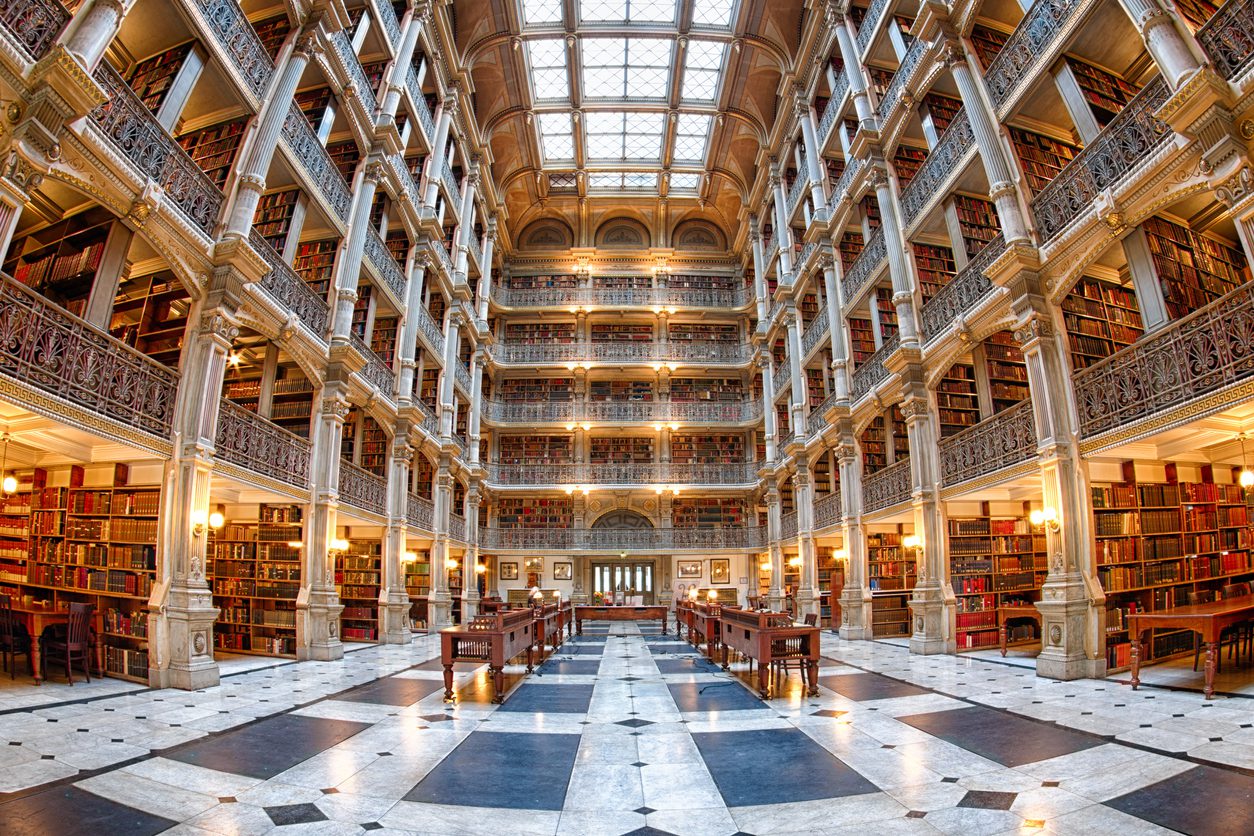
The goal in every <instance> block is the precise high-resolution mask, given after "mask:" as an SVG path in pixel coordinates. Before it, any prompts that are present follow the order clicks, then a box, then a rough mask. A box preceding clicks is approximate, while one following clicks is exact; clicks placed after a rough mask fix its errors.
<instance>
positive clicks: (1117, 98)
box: [1065, 55, 1141, 126]
mask: <svg viewBox="0 0 1254 836" xmlns="http://www.w3.org/2000/svg"><path fill="white" fill-rule="evenodd" d="M1065 60H1066V62H1067V66H1068V67H1069V68H1070V69H1071V74H1072V75H1073V76H1074V77H1075V80H1076V84H1078V85H1079V87H1080V92H1081V93H1083V94H1084V99H1085V101H1087V102H1088V104H1089V109H1090V110H1092V111H1093V116H1094V117H1095V118H1096V119H1097V121H1098V122H1099V123H1100V124H1101V125H1103V126H1105V125H1106V124H1107V123H1109V122H1110V120H1112V119H1114V118H1115V117H1116V116H1118V115H1119V112H1120V111H1122V110H1123V109H1124V108H1125V107H1126V106H1127V104H1128V102H1130V101H1132V99H1133V97H1134V96H1136V94H1137V93H1139V92H1141V91H1140V88H1139V87H1137V86H1136V85H1135V84H1131V83H1129V82H1128V81H1125V80H1124V79H1122V78H1120V77H1119V76H1117V75H1115V74H1114V73H1112V72H1110V71H1109V70H1103V69H1102V68H1101V67H1095V66H1093V65H1092V64H1090V63H1088V62H1086V61H1081V60H1080V59H1079V58H1076V57H1075V56H1074V55H1068V56H1066V57H1065Z"/></svg>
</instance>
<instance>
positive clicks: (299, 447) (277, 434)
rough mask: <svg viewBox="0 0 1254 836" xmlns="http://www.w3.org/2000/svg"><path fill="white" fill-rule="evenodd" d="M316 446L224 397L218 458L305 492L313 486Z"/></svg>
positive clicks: (220, 409)
mask: <svg viewBox="0 0 1254 836" xmlns="http://www.w3.org/2000/svg"><path fill="white" fill-rule="evenodd" d="M312 451H313V446H312V445H311V444H310V443H309V442H308V441H307V440H305V439H303V438H301V437H300V436H298V435H294V434H292V433H290V432H288V431H287V430H285V429H283V428H282V427H280V426H278V425H276V424H272V423H270V422H269V421H267V420H266V419H265V418H262V417H261V416H260V415H258V414H257V413H255V412H252V411H250V410H247V409H245V408H244V407H242V406H240V405H239V404H235V403H232V402H231V401H228V400H226V399H225V398H223V399H222V400H221V401H219V402H218V432H217V436H216V437H215V439H214V443H213V455H214V458H216V459H218V460H219V461H223V462H229V463H230V464H234V465H239V466H240V467H242V468H243V469H244V470H247V471H248V472H250V473H257V474H260V475H262V476H267V477H269V478H271V479H274V480H276V481H279V482H283V483H285V484H288V485H291V486H292V487H295V488H300V489H302V490H304V489H307V488H308V487H309V462H310V459H311V457H312Z"/></svg>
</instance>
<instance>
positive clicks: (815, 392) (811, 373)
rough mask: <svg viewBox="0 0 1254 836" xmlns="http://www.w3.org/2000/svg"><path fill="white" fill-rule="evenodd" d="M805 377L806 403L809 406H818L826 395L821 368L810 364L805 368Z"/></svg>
mask: <svg viewBox="0 0 1254 836" xmlns="http://www.w3.org/2000/svg"><path fill="white" fill-rule="evenodd" d="M805 378H806V403H807V404H809V405H810V406H811V407H815V406H818V405H819V404H821V403H823V400H824V399H825V398H826V397H827V390H826V389H825V388H824V381H823V370H822V369H816V368H814V367H813V366H811V367H809V368H807V369H806V370H805Z"/></svg>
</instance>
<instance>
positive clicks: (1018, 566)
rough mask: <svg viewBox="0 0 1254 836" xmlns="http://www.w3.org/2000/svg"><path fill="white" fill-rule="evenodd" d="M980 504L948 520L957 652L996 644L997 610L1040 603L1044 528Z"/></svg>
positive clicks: (1023, 637) (1044, 568) (1027, 638)
mask: <svg viewBox="0 0 1254 836" xmlns="http://www.w3.org/2000/svg"><path fill="white" fill-rule="evenodd" d="M981 505H982V507H981V512H980V514H979V515H977V516H974V517H962V518H950V520H949V536H948V538H947V543H948V546H949V571H950V583H951V585H952V586H953V590H954V596H955V598H956V600H957V639H958V650H959V651H960V652H961V651H963V650H978V649H980V648H986V647H993V646H995V645H997V644H998V623H997V612H998V609H1000V608H1007V607H1011V608H1016V607H1030V606H1032V605H1033V604H1034V603H1035V602H1037V601H1039V600H1040V597H1041V586H1042V585H1043V584H1044V583H1045V573H1046V571H1047V569H1048V567H1047V565H1046V551H1045V534H1044V532H1043V531H1041V530H1040V529H1036V528H1034V527H1033V526H1032V525H1031V524H1030V523H1029V522H1028V519H1027V518H1026V517H1023V516H999V515H992V514H990V513H989V505H988V503H982V504H981ZM1014 630H1015V631H1016V634H1015V635H1016V636H1017V637H1018V638H1020V639H1021V640H1022V642H1023V643H1028V642H1032V641H1039V638H1040V637H1039V636H1036V635H1034V634H1032V635H1029V633H1028V632H1027V631H1021V630H1020V629H1019V628H1017V627H1015V628H1014ZM1011 638H1012V639H1013V638H1014V636H1012V637H1011Z"/></svg>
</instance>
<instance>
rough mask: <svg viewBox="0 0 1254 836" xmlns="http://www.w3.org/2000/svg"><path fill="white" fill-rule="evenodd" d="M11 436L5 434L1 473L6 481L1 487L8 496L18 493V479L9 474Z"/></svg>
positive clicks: (0, 466) (0, 465)
mask: <svg viewBox="0 0 1254 836" xmlns="http://www.w3.org/2000/svg"><path fill="white" fill-rule="evenodd" d="M8 471H9V434H8V433H5V434H4V455H3V457H0V473H3V474H4V480H3V482H2V483H0V486H2V487H3V488H4V492H5V493H6V494H11V493H16V492H17V477H16V476H13V475H11V474H10V473H9V472H8Z"/></svg>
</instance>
